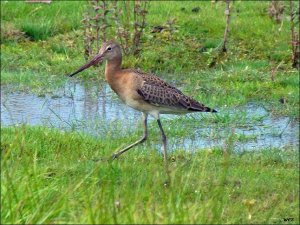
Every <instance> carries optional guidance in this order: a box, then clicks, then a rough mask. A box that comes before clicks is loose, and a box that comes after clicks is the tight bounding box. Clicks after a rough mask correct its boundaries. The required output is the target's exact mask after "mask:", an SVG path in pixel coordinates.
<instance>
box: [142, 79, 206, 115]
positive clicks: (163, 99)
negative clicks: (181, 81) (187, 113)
mask: <svg viewBox="0 0 300 225" xmlns="http://www.w3.org/2000/svg"><path fill="white" fill-rule="evenodd" d="M137 92H138V94H139V95H141V96H142V97H143V99H144V100H145V101H147V102H148V103H150V104H152V105H156V106H166V107H176V108H181V109H185V110H193V111H208V109H209V108H207V107H205V106H204V105H203V104H201V103H199V102H197V101H196V100H194V99H192V98H190V97H188V96H186V95H184V94H182V93H181V92H180V91H179V90H177V89H173V88H168V87H160V86H156V85H153V84H149V83H146V82H145V83H144V84H143V86H142V87H141V88H139V89H138V90H137ZM209 110H210V109H209Z"/></svg>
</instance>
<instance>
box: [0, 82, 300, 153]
mask: <svg viewBox="0 0 300 225" xmlns="http://www.w3.org/2000/svg"><path fill="white" fill-rule="evenodd" d="M8 90H9V88H8V87H1V126H11V125H17V124H21V123H26V124H30V125H44V126H48V127H55V128H59V129H64V130H73V131H83V132H88V133H90V134H92V135H96V136H97V135H101V136H108V135H109V136H108V137H111V138H112V137H113V136H114V135H117V136H118V135H120V134H121V135H124V136H128V135H130V134H131V133H133V132H137V131H136V129H137V128H138V127H140V126H141V123H140V113H139V112H137V111H135V110H133V109H131V108H129V107H127V106H126V105H124V104H123V103H122V102H121V101H120V100H119V99H118V98H117V96H116V95H115V94H114V93H113V92H112V91H111V89H110V88H109V87H108V86H107V85H106V84H100V85H99V84H97V85H96V84H90V83H89V84H86V83H80V82H67V83H66V84H65V86H64V87H63V88H61V89H59V90H57V91H56V92H55V95H53V94H51V95H47V94H46V95H43V96H37V95H35V94H32V93H27V92H26V93H25V92H12V93H11V92H9V91H8ZM241 115H242V116H241ZM181 117H182V116H181ZM183 117H184V119H186V121H187V122H186V124H185V123H184V122H183V123H182V124H181V123H179V122H178V116H169V115H168V116H163V118H164V119H163V121H164V122H163V123H164V124H165V130H166V133H168V130H169V129H171V128H170V127H168V124H172V127H176V129H181V130H182V129H189V133H187V132H184V135H183V136H181V135H180V134H178V135H176V136H174V135H171V136H170V135H169V145H170V148H171V149H188V150H191V149H193V150H197V149H207V148H213V147H216V146H220V147H224V146H231V147H234V149H236V150H237V151H244V150H246V151H247V150H258V149H262V148H285V147H289V148H290V147H292V148H294V149H298V148H299V123H297V122H295V121H290V119H289V118H288V117H273V116H272V115H271V114H270V113H268V112H267V111H266V110H265V109H264V108H263V107H261V106H259V105H256V104H248V105H246V106H244V107H240V108H235V109H224V110H223V109H222V110H221V111H220V112H219V113H218V117H220V118H224V117H228V118H229V121H231V122H229V123H225V124H224V123H221V125H219V124H218V123H214V124H210V123H208V122H204V123H201V120H202V119H205V117H212V115H208V114H201V113H199V114H193V115H191V116H189V115H188V116H183ZM230 118H233V119H230ZM239 120H241V121H242V122H241V121H239ZM166 121H167V122H166ZM172 121H174V122H172ZM176 121H177V122H176ZM181 121H182V120H181ZM191 121H192V122H191ZM194 121H195V122H194ZM198 121H200V122H198ZM176 123H178V124H176ZM153 124H154V123H153ZM174 124H175V125H174ZM195 124H197V125H195ZM153 126H154V125H153ZM153 126H152V127H151V128H150V129H156V128H153ZM139 131H140V129H139ZM230 135H232V137H235V139H234V141H233V142H232V143H230V142H229V141H228V140H229V138H228V137H229V136H230ZM152 136H153V135H152ZM157 136H159V135H157ZM151 139H155V140H152V141H151V143H155V142H157V146H159V144H160V143H159V141H158V140H157V139H158V137H150V140H151ZM149 142H150V141H149ZM154 145H155V144H154Z"/></svg>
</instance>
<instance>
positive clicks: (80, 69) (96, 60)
mask: <svg viewBox="0 0 300 225" xmlns="http://www.w3.org/2000/svg"><path fill="white" fill-rule="evenodd" d="M101 61H103V54H98V55H96V56H95V57H94V58H93V59H92V60H91V61H90V62H88V63H87V64H85V65H83V66H82V67H80V68H79V69H78V70H76V71H75V72H74V73H71V74H70V75H69V77H73V76H74V75H76V74H77V73H80V72H81V71H83V70H85V69H87V68H89V67H90V66H92V65H95V64H97V63H99V62H101Z"/></svg>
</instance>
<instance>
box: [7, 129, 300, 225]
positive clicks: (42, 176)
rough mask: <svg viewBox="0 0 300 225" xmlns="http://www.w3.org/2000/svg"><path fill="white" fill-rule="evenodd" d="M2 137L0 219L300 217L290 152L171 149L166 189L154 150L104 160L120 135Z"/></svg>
mask: <svg viewBox="0 0 300 225" xmlns="http://www.w3.org/2000/svg"><path fill="white" fill-rule="evenodd" d="M1 134H2V135H1V171H2V176H1V181H2V185H1V205H2V210H1V222H2V223H3V224H6V223H112V224H116V223H124V224H125V223H151V224H154V223H192V224H195V223H216V224H220V223H239V224H241V223H243V224H245V223H260V224H263V223H284V219H285V218H293V221H292V223H297V221H298V220H299V212H298V207H299V176H298V169H299V168H298V156H299V155H298V152H297V151H291V150H285V151H282V150H278V149H266V150H262V151H259V152H255V153H253V152H252V153H246V152H245V153H243V154H230V152H228V151H225V152H224V151H222V150H221V149H219V150H218V149H211V150H204V151H201V152H197V153H195V154H190V153H187V152H180V151H177V152H174V153H172V155H170V157H171V158H172V162H171V164H170V171H171V172H170V177H171V185H170V186H169V187H166V186H164V182H165V181H166V174H165V173H164V169H163V162H162V157H161V156H160V155H159V154H158V153H157V151H156V150H155V149H144V148H142V147H141V146H140V147H137V148H136V149H135V150H131V151H129V152H128V153H126V154H125V155H123V156H122V157H120V158H119V159H118V160H117V161H114V162H111V161H107V159H108V156H110V155H111V154H112V153H113V151H114V150H115V149H117V147H118V146H120V145H121V144H122V143H124V142H129V141H130V140H129V139H126V138H125V139H124V138H118V137H115V136H114V137H113V141H112V140H111V138H110V137H109V134H108V135H107V136H105V137H99V138H98V139H95V138H93V137H91V136H87V135H85V134H83V133H74V132H72V133H65V132H62V131H59V130H53V129H46V128H44V127H27V126H21V127H11V128H1ZM97 159H100V160H99V161H94V160H97ZM275 206H276V207H275Z"/></svg>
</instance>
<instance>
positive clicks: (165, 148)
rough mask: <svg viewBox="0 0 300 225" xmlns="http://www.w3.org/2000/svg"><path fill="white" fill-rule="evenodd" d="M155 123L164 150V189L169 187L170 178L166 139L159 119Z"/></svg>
mask: <svg viewBox="0 0 300 225" xmlns="http://www.w3.org/2000/svg"><path fill="white" fill-rule="evenodd" d="M157 123H158V126H159V129H160V132H161V138H162V142H163V148H164V162H165V172H166V175H167V180H166V181H165V182H164V185H165V186H166V187H168V186H170V183H171V177H170V170H169V164H168V154H167V137H166V135H165V132H164V130H163V128H162V125H161V122H160V119H159V117H158V119H157Z"/></svg>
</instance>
